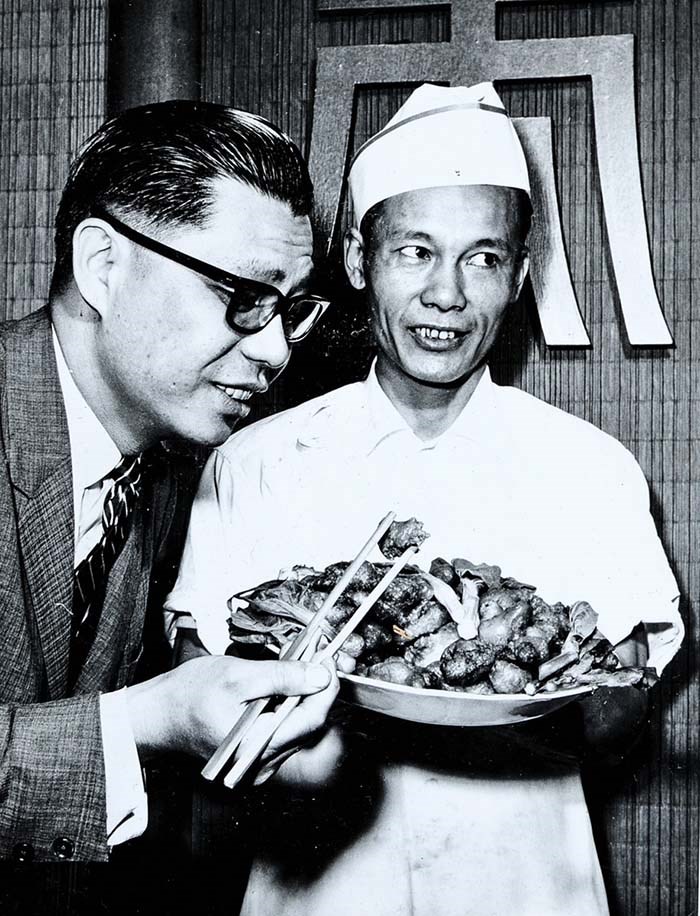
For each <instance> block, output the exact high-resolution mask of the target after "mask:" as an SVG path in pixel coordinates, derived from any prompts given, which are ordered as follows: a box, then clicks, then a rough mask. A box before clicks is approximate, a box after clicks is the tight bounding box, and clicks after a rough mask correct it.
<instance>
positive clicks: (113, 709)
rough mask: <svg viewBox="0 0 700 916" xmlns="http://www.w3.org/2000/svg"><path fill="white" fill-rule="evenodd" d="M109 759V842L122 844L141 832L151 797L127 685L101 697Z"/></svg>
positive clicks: (143, 828) (107, 772) (103, 747)
mask: <svg viewBox="0 0 700 916" xmlns="http://www.w3.org/2000/svg"><path fill="white" fill-rule="evenodd" d="M100 722H101V726H102V751H103V754H104V761H105V783H106V803H107V842H108V843H109V845H110V846H118V845H119V844H120V843H125V842H126V841H127V840H131V839H133V838H134V837H137V836H140V835H141V834H142V833H143V832H144V830H145V829H146V825H147V824H148V798H147V796H146V792H145V790H144V786H143V775H142V773H141V762H140V760H139V755H138V751H137V750H136V742H135V740H134V733H133V730H132V728H131V722H130V720H129V713H128V710H127V706H126V688H125V689H123V690H116V691H114V692H113V693H105V694H102V696H101V697H100Z"/></svg>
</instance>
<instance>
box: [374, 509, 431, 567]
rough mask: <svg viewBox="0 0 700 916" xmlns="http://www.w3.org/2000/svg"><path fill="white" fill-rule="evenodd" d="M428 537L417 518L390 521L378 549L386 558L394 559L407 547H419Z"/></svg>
mask: <svg viewBox="0 0 700 916" xmlns="http://www.w3.org/2000/svg"><path fill="white" fill-rule="evenodd" d="M429 537H430V535H429V534H428V532H427V531H426V530H425V528H424V527H423V522H419V521H418V519H417V518H409V519H406V521H404V522H392V523H391V525H390V526H389V530H388V531H387V533H386V534H385V535H384V537H383V538H382V539H381V541H380V542H379V549H380V550H381V552H382V553H383V554H384V556H385V557H386V558H387V560H395V559H396V558H397V557H400V556H401V554H402V553H403V552H404V551H405V550H408V548H409V547H420V545H421V544H422V543H423V541H425V540H427V539H428V538H429Z"/></svg>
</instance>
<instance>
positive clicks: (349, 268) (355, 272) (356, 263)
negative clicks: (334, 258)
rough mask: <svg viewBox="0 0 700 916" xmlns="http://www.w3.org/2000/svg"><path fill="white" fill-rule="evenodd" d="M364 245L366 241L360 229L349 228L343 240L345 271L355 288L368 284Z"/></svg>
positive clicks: (361, 287) (362, 287)
mask: <svg viewBox="0 0 700 916" xmlns="http://www.w3.org/2000/svg"><path fill="white" fill-rule="evenodd" d="M364 246H365V243H364V240H363V238H362V235H361V234H360V231H359V229H348V231H347V232H346V233H345V239H344V242H343V247H344V251H345V273H346V274H347V275H348V280H349V281H350V283H351V284H352V285H353V286H354V288H355V289H364V288H365V285H366V281H365V247H364Z"/></svg>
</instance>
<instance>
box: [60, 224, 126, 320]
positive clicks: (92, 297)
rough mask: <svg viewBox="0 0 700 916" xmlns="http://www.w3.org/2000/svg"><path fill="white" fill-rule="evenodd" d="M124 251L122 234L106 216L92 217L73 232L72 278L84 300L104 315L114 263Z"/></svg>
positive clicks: (99, 313)
mask: <svg viewBox="0 0 700 916" xmlns="http://www.w3.org/2000/svg"><path fill="white" fill-rule="evenodd" d="M124 253H125V250H124V246H123V244H122V240H121V238H120V237H119V236H118V235H117V233H116V232H115V230H114V229H112V227H111V226H110V225H109V224H108V223H106V222H105V221H104V220H101V219H97V218H96V217H94V218H93V217H89V218H87V219H84V220H82V222H80V223H78V225H77V226H76V229H75V232H74V233H73V278H74V280H75V285H76V286H77V287H78V290H79V292H80V295H81V296H82V298H83V299H84V300H85V302H86V303H87V304H88V305H89V306H91V308H93V309H94V310H95V311H96V312H97V313H98V315H100V316H102V315H103V314H104V311H105V309H106V308H107V307H108V303H109V298H110V296H109V292H110V283H113V273H114V267H115V265H116V264H117V263H118V261H119V258H120V257H123V256H124Z"/></svg>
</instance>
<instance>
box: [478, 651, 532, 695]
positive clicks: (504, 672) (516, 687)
mask: <svg viewBox="0 0 700 916" xmlns="http://www.w3.org/2000/svg"><path fill="white" fill-rule="evenodd" d="M533 680H534V678H533V676H532V675H531V674H530V673H529V672H528V671H525V670H524V669H523V668H521V667H519V666H518V665H514V664H513V662H508V661H506V660H505V659H503V658H499V659H496V661H495V662H494V663H493V668H492V669H491V672H490V674H489V681H490V682H491V686H492V687H493V689H494V690H495V691H496V693H522V692H523V690H524V689H525V686H526V685H527V684H530V683H532V681H533Z"/></svg>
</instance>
